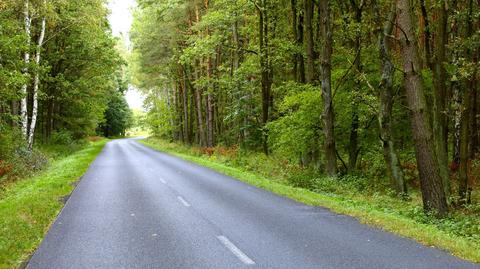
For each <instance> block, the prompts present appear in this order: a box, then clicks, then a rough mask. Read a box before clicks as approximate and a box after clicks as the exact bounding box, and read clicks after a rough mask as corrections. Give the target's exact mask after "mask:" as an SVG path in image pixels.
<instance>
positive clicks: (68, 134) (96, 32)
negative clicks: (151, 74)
mask: <svg viewBox="0 0 480 269" xmlns="http://www.w3.org/2000/svg"><path fill="white" fill-rule="evenodd" d="M108 13H109V10H108V9H107V7H106V2H105V1H103V0H82V1H67V0H48V1H47V0H25V1H19V0H2V1H1V2H0V185H4V184H2V182H3V181H7V182H9V181H12V179H15V178H18V177H22V176H24V175H26V174H29V172H31V171H32V170H38V169H40V167H41V166H42V164H44V163H45V162H46V159H47V157H48V156H45V154H44V152H43V151H42V150H43V149H44V148H48V147H53V146H59V145H63V146H65V148H68V147H71V148H70V150H69V151H71V150H72V147H73V145H74V144H75V145H77V144H81V143H82V141H84V139H85V138H86V137H88V136H93V135H97V134H98V135H103V136H117V135H122V134H124V133H125V130H126V129H127V128H128V126H129V124H130V122H131V111H130V109H129V108H128V106H127V103H126V101H125V98H124V96H123V93H124V92H125V91H126V90H127V87H128V82H127V72H126V60H125V59H124V57H123V55H122V53H123V51H124V49H123V48H122V44H121V43H120V42H118V40H117V39H116V38H114V37H113V36H112V34H111V31H110V26H109V24H108V20H107V15H108ZM4 174H7V175H4Z"/></svg>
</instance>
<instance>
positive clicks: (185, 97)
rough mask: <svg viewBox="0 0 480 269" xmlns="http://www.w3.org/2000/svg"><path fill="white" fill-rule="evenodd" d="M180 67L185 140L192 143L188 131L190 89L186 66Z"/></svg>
mask: <svg viewBox="0 0 480 269" xmlns="http://www.w3.org/2000/svg"><path fill="white" fill-rule="evenodd" d="M179 68H180V70H179V71H180V72H179V75H180V79H181V80H182V84H181V87H180V88H181V91H182V110H183V111H182V112H183V125H182V126H183V142H184V143H190V136H189V132H188V89H187V82H186V80H187V78H186V76H187V73H186V70H185V67H184V66H179Z"/></svg>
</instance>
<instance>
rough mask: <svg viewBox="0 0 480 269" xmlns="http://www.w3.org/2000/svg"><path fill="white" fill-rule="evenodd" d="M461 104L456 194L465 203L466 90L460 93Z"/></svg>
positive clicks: (466, 175) (466, 179) (460, 202)
mask: <svg viewBox="0 0 480 269" xmlns="http://www.w3.org/2000/svg"><path fill="white" fill-rule="evenodd" d="M462 97H463V98H462V99H463V102H462V106H461V108H459V110H460V113H461V123H460V139H459V150H460V152H459V153H460V166H459V169H458V196H459V201H458V202H459V204H465V203H466V200H467V191H468V144H469V141H468V132H469V125H470V121H469V116H470V115H469V114H470V113H469V112H470V111H469V110H470V98H469V94H468V92H467V91H464V92H463V93H462Z"/></svg>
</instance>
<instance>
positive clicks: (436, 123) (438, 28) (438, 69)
mask: <svg viewBox="0 0 480 269" xmlns="http://www.w3.org/2000/svg"><path fill="white" fill-rule="evenodd" d="M445 5H446V3H445V2H444V1H443V0H442V1H441V4H439V5H438V6H437V7H436V9H435V15H436V23H435V51H434V52H435V62H434V65H433V69H434V70H433V77H434V79H433V86H434V87H433V89H434V98H433V137H434V143H435V153H436V156H437V159H438V162H439V167H440V175H441V177H442V180H443V187H444V191H445V195H446V196H447V197H448V196H450V175H449V171H448V158H447V116H446V107H447V103H446V95H447V91H446V88H447V87H446V84H445V77H446V72H445V67H444V64H445V46H446V44H447V12H446V7H445ZM426 27H428V26H426ZM426 42H428V40H427V41H426ZM427 61H431V60H430V59H429V58H427ZM429 66H432V65H431V64H429Z"/></svg>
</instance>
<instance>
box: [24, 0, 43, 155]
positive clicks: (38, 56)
mask: <svg viewBox="0 0 480 269" xmlns="http://www.w3.org/2000/svg"><path fill="white" fill-rule="evenodd" d="M43 4H44V6H45V8H46V6H47V1H46V0H45V1H44V2H43ZM45 16H46V15H43V18H42V26H41V30H40V36H39V37H38V43H37V51H36V54H35V64H36V65H37V70H36V71H35V80H34V82H33V92H32V95H33V104H32V120H31V122H30V130H29V132H28V149H29V150H32V149H33V139H34V135H35V126H36V124H37V114H38V88H39V84H40V70H39V69H40V60H41V52H42V46H43V40H44V39H45V28H46V18H45Z"/></svg>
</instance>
